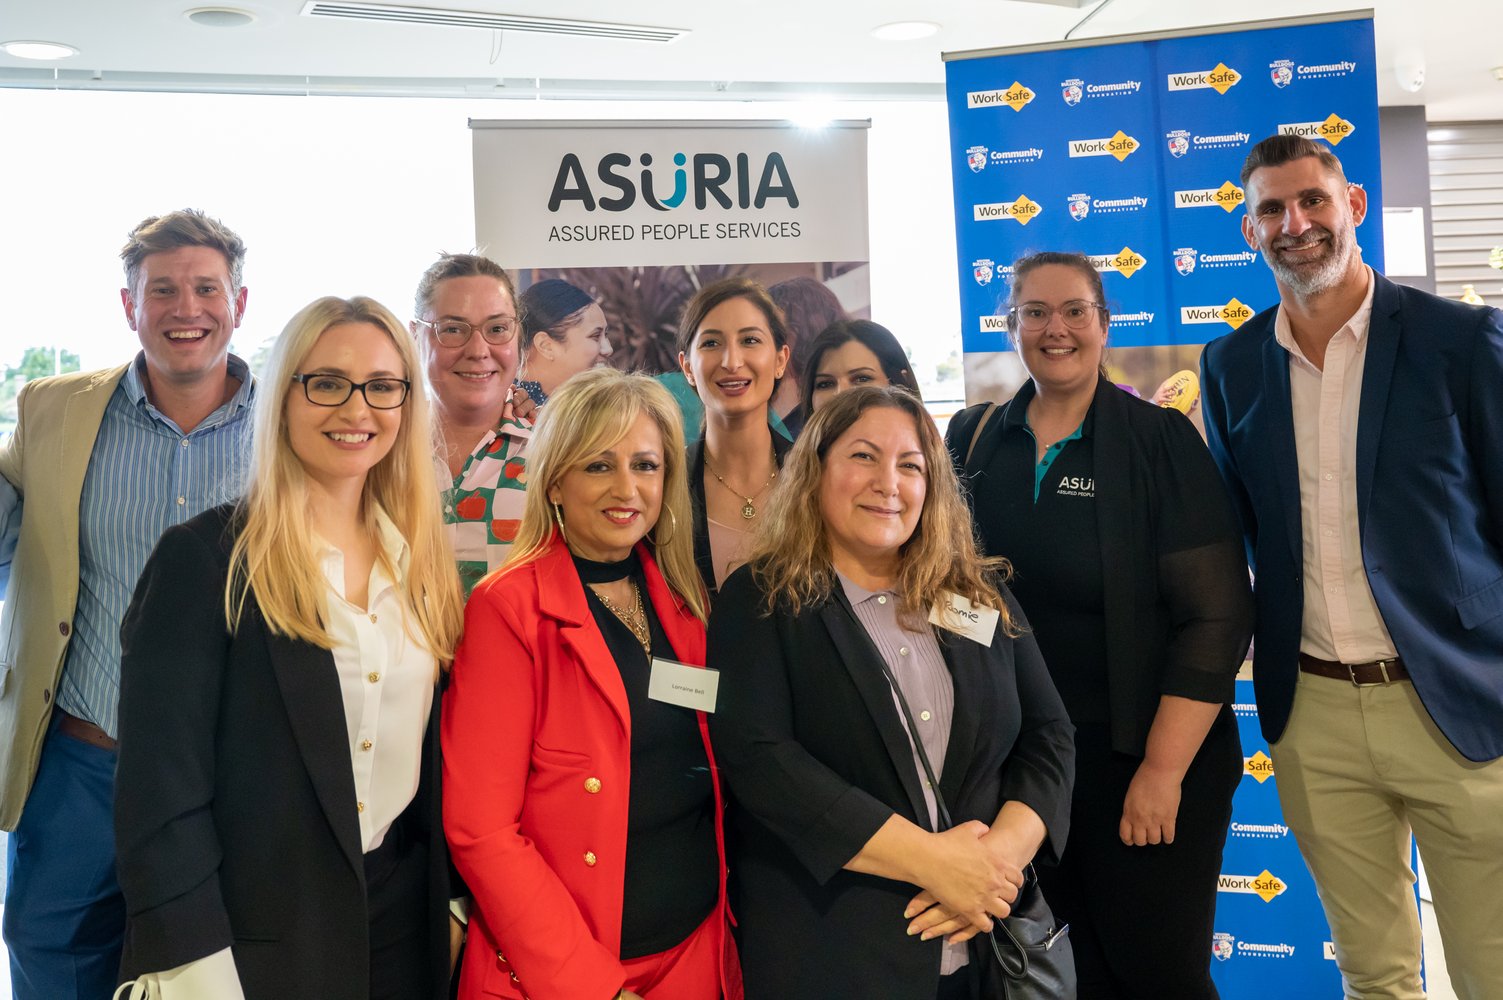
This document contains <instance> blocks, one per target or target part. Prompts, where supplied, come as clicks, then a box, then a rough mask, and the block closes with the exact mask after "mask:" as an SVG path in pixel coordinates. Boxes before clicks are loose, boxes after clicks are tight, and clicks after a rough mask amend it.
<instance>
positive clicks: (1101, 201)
mask: <svg viewBox="0 0 1503 1000" xmlns="http://www.w3.org/2000/svg"><path fill="white" fill-rule="evenodd" d="M1067 201H1068V202H1069V206H1070V218H1072V219H1074V220H1075V221H1076V222H1079V221H1080V220H1081V219H1084V218H1085V217H1086V216H1087V215H1090V214H1091V213H1092V212H1101V213H1103V214H1106V215H1120V214H1122V213H1123V212H1141V211H1142V210H1143V209H1145V208H1147V207H1148V197H1147V196H1146V195H1141V194H1135V195H1130V196H1128V197H1126V198H1092V197H1091V196H1090V195H1088V194H1072V195H1070V197H1069V198H1068V199H1067Z"/></svg>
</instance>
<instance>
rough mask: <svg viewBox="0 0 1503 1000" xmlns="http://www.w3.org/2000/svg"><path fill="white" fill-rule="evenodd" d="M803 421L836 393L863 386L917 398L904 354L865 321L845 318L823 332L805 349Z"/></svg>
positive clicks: (884, 329)
mask: <svg viewBox="0 0 1503 1000" xmlns="http://www.w3.org/2000/svg"><path fill="white" fill-rule="evenodd" d="M799 381H800V383H801V384H802V386H803V398H802V401H801V403H800V406H799V410H800V411H801V412H802V413H803V414H804V416H805V419H807V418H808V417H811V416H813V415H814V411H815V410H817V409H819V408H820V407H821V406H823V405H824V404H825V403H828V402H829V401H830V400H832V399H834V398H835V396H836V394H837V393H841V392H844V391H845V390H847V389H855V388H857V387H858V386H863V385H895V386H899V387H900V388H903V389H907V390H908V391H909V392H911V393H913V394H914V395H915V396H918V397H919V398H921V399H922V398H923V394H922V393H920V392H919V387H918V382H917V380H915V379H914V377H913V372H912V371H911V370H910V369H909V367H908V355H907V354H906V353H905V352H904V350H903V345H902V344H900V343H898V338H897V337H894V336H893V335H892V331H891V330H889V329H887V327H885V326H883V325H881V324H880V323H873V322H872V321H871V320H869V319H846V320H841V321H839V322H837V323H832V324H830V325H829V326H827V327H825V329H824V332H823V333H821V334H820V335H819V336H818V337H816V338H814V342H813V343H811V344H810V345H809V354H808V358H807V359H806V360H805V362H804V367H803V368H802V369H800V379H799Z"/></svg>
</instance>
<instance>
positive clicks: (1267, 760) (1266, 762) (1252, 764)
mask: <svg viewBox="0 0 1503 1000" xmlns="http://www.w3.org/2000/svg"><path fill="white" fill-rule="evenodd" d="M1242 773H1243V774H1250V775H1252V777H1253V780H1254V781H1256V782H1257V783H1258V784H1260V785H1261V784H1262V783H1263V782H1265V781H1267V780H1268V779H1269V778H1271V777H1273V758H1271V757H1269V756H1268V755H1267V754H1266V753H1264V752H1263V751H1261V750H1259V751H1258V752H1257V753H1255V754H1253V755H1252V756H1251V757H1243V758H1242Z"/></svg>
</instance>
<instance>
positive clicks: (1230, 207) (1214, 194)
mask: <svg viewBox="0 0 1503 1000" xmlns="http://www.w3.org/2000/svg"><path fill="white" fill-rule="evenodd" d="M1243 197H1244V195H1243V193H1242V189H1241V188H1239V187H1238V186H1237V185H1235V184H1233V183H1232V182H1231V181H1227V182H1226V183H1225V184H1223V185H1221V186H1220V187H1219V188H1198V189H1194V190H1190V191H1176V192H1174V207H1175V208H1207V207H1211V206H1215V207H1216V208H1220V209H1223V210H1225V211H1227V212H1235V211H1236V210H1237V206H1239V205H1241V204H1242V199H1243Z"/></svg>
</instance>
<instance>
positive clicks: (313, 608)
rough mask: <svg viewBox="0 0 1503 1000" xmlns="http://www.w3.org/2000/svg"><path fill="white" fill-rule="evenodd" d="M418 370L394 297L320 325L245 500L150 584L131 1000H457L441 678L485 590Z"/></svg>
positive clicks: (268, 392)
mask: <svg viewBox="0 0 1503 1000" xmlns="http://www.w3.org/2000/svg"><path fill="white" fill-rule="evenodd" d="M416 368H417V356H416V352H415V351H414V350H413V346H412V342H411V340H410V339H409V336H408V333H407V331H406V330H404V329H402V325H401V323H400V321H398V320H397V318H396V317H395V316H393V315H392V314H391V313H390V312H389V311H387V310H386V309H385V308H383V307H382V306H381V305H380V304H378V303H376V302H374V301H372V300H370V299H364V298H356V299H351V300H348V301H346V300H344V299H336V298H325V299H319V300H318V301H316V302H314V303H312V304H311V305H309V306H308V307H306V308H305V309H303V310H302V311H301V312H300V313H298V315H297V316H295V317H294V318H293V319H292V321H291V322H290V323H289V324H288V325H287V328H286V330H284V331H283V333H282V335H281V337H280V338H279V339H278V341H277V344H276V346H275V348H274V349H273V352H272V357H271V361H270V363H269V371H268V373H267V375H266V380H265V381H264V382H263V383H262V384H261V385H260V387H259V389H258V393H257V400H256V418H255V419H256V430H255V445H254V448H255V451H254V458H253V461H252V478H251V480H250V483H249V484H248V487H247V492H246V494H245V495H244V497H242V498H241V499H240V500H239V501H238V502H236V503H233V504H226V505H224V506H221V507H216V508H212V509H210V510H208V511H205V512H204V513H203V514H200V515H199V516H198V517H195V518H193V519H191V520H189V521H188V522H186V523H185V524H182V525H179V526H177V527H174V528H169V529H168V530H167V532H166V533H165V534H163V535H162V539H161V541H160V543H159V544H158V545H157V548H156V550H155V552H154V553H153V554H152V556H151V558H150V559H149V560H148V562H147V564H146V568H145V570H144V571H143V572H142V575H141V579H140V582H139V584H138V585H137V588H136V592H135V597H134V599H133V600H132V602H131V605H130V608H129V609H128V610H127V612H126V615H125V619H124V622H123V624H122V626H121V648H122V655H121V667H120V674H121V690H120V760H119V769H118V776H117V786H116V787H117V792H116V802H115V838H116V851H117V857H118V870H119V877H120V885H121V888H122V890H123V892H124V894H125V902H126V910H127V925H126V933H125V949H124V957H123V960H122V969H123V971H124V973H125V974H126V976H128V977H130V978H132V979H134V980H135V982H134V983H132V984H131V986H130V992H129V995H130V996H131V997H139V996H142V995H144V996H148V997H151V998H153V1000H157V998H165V1000H170V998H173V997H214V998H215V1000H242V998H243V1000H262V998H265V1000H271V998H273V997H285V996H300V997H320V998H324V1000H377V998H380V1000H441V998H443V997H445V996H447V986H448V978H449V967H450V953H449V949H450V936H449V929H448V928H449V916H448V909H449V889H450V885H449V869H448V852H447V850H446V846H445V841H444V836H443V829H442V825H441V818H440V807H441V806H440V802H439V775H440V770H439V769H440V763H439V752H438V751H439V745H438V739H439V732H438V729H439V722H438V710H439V696H438V681H439V678H440V673H441V671H442V670H443V669H445V668H446V667H447V666H448V662H449V660H450V659H451V658H452V656H453V653H454V648H455V646H456V644H457V642H458V639H459V632H460V628H461V625H462V595H461V593H460V589H459V583H458V579H457V577H456V576H455V574H454V569H453V562H452V557H451V556H450V554H449V549H448V545H447V544H446V542H445V538H444V533H443V526H442V523H441V521H440V519H439V517H438V511H437V509H436V508H435V506H434V504H433V493H432V485H431V480H430V479H429V475H430V471H429V470H430V469H431V467H432V466H431V462H432V448H433V436H432V433H431V431H430V428H431V424H430V420H429V413H428V404H427V397H426V393H425V392H424V391H423V387H422V384H421V383H420V382H414V381H413V379H414V376H415V375H416V374H417V372H416ZM122 992H123V989H122Z"/></svg>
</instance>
